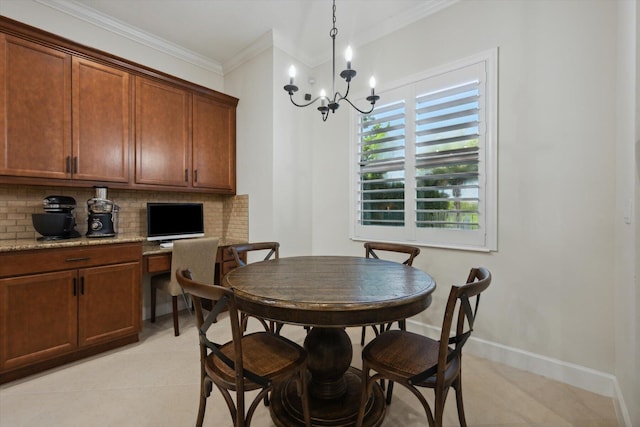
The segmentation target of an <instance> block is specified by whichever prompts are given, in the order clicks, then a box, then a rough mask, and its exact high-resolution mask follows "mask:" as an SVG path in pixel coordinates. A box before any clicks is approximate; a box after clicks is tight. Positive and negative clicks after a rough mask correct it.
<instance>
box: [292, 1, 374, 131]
mask: <svg viewBox="0 0 640 427" xmlns="http://www.w3.org/2000/svg"><path fill="white" fill-rule="evenodd" d="M337 34H338V29H337V28H336V0H333V28H331V31H329V36H330V37H331V41H332V44H333V74H332V79H333V80H332V87H331V92H332V93H333V97H332V98H329V97H327V94H326V92H325V90H324V89H322V90H321V91H320V96H318V97H317V98H315V99H313V100H311V101H309V100H310V99H311V95H309V94H306V95H305V101H309V102H308V103H306V104H298V103H297V102H296V101H295V100H294V99H293V94H294V93H295V92H297V91H298V86H296V85H295V84H294V80H295V77H296V68H295V67H294V66H293V65H292V66H291V67H290V68H289V84H288V85H285V86H284V90H285V91H286V92H287V93H288V94H289V99H291V103H292V104H293V105H295V106H296V107H308V106H310V105H311V104H313V103H315V102H316V101H318V100H320V106H319V107H318V111H320V113H321V114H322V121H324V122H326V121H327V118H328V117H329V111H331V112H332V113H335V112H336V110H337V109H338V107H339V106H340V101H347V102H348V103H349V104H350V105H351V106H352V107H353V108H355V109H356V110H357V111H359V112H360V113H362V114H369V113H371V112H372V111H373V109H374V107H375V104H376V101H377V100H378V99H380V97H379V96H378V95H376V94H375V87H376V80H375V78H373V77H371V79H370V80H369V86H370V87H371V95H369V96H367V98H366V99H367V101H369V103H370V104H371V108H370V109H369V110H368V111H365V110H361V109H360V108H358V107H356V106H355V105H354V104H353V102H351V100H349V98H347V97H348V96H349V89H350V87H351V80H352V79H353V78H354V77H355V76H356V70H354V69H352V68H351V59H352V57H353V51H352V50H351V46H347V49H346V51H345V55H344V56H345V59H346V61H347V69H346V70H342V72H341V73H340V77H342V78H343V79H344V80H345V81H346V82H347V90H346V92H345V94H344V95H342V94H341V93H340V92H336V35H337Z"/></svg>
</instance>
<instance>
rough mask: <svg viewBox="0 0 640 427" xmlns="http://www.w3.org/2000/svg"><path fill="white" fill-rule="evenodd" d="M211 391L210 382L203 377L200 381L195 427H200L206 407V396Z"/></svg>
mask: <svg viewBox="0 0 640 427" xmlns="http://www.w3.org/2000/svg"><path fill="white" fill-rule="evenodd" d="M210 393H211V382H210V381H207V380H205V379H204V378H203V379H202V380H201V381H200V405H199V406H198V419H197V420H196V427H202V423H203V421H204V411H205V410H206V409H207V397H208V396H209V394H210Z"/></svg>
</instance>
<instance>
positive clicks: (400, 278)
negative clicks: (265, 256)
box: [224, 256, 436, 327]
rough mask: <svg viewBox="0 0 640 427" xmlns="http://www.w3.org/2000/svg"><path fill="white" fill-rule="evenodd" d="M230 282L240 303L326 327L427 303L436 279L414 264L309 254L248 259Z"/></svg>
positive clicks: (415, 309)
mask: <svg viewBox="0 0 640 427" xmlns="http://www.w3.org/2000/svg"><path fill="white" fill-rule="evenodd" d="M224 284H225V285H226V286H229V287H232V288H234V289H235V291H236V295H237V297H238V304H239V306H240V309H241V310H243V311H246V312H248V313H250V314H254V315H257V316H260V317H263V318H266V319H270V320H276V321H280V322H285V323H294V324H300V325H310V326H321V327H344V326H358V325H367V324H379V323H383V322H390V321H393V320H399V319H405V318H408V317H411V316H413V315H415V314H417V313H420V312H421V311H423V310H424V309H426V308H427V307H428V306H429V304H430V303H431V293H432V292H433V291H434V290H435V287H436V284H435V281H434V280H433V278H432V277H431V276H429V275H428V274H427V273H425V272H423V271H421V270H418V269H417V268H414V267H409V266H406V265H403V264H400V263H396V262H392V261H384V260H378V259H370V258H363V257H345V256H303V257H292V258H280V259H279V260H270V261H263V262H257V263H252V264H248V265H247V266H245V267H241V268H238V269H235V270H233V271H232V272H230V273H229V274H227V275H226V276H225V278H224Z"/></svg>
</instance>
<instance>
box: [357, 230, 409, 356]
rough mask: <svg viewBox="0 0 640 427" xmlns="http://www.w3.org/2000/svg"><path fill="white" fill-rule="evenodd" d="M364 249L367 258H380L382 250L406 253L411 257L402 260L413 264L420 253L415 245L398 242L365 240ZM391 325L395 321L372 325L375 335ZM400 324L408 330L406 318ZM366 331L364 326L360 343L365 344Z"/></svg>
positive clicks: (402, 328)
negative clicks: (379, 254)
mask: <svg viewBox="0 0 640 427" xmlns="http://www.w3.org/2000/svg"><path fill="white" fill-rule="evenodd" d="M364 249H365V255H366V257H367V258H375V259H379V258H378V253H380V252H385V253H386V254H387V255H390V253H399V254H406V255H408V256H409V257H408V258H407V259H405V260H404V261H402V263H403V264H404V265H413V259H414V258H415V257H417V256H418V255H419V254H420V248H417V247H415V246H409V245H400V244H396V243H382V242H365V244H364ZM391 325H393V322H391V323H387V324H381V325H377V326H376V325H371V328H372V329H373V332H374V333H375V335H376V336H378V335H379V334H381V333H382V332H384V331H388V330H389V329H391ZM398 326H399V327H400V329H401V330H403V331H406V330H407V322H406V320H404V319H402V320H399V321H398ZM366 332H367V327H366V326H363V327H362V335H361V337H360V345H364V339H365V335H366Z"/></svg>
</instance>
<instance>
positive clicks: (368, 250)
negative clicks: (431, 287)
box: [364, 242, 420, 265]
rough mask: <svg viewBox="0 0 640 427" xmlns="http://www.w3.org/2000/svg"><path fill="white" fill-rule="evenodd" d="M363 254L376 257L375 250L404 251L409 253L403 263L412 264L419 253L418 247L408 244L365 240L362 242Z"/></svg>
mask: <svg viewBox="0 0 640 427" xmlns="http://www.w3.org/2000/svg"><path fill="white" fill-rule="evenodd" d="M364 249H365V254H366V256H367V258H376V259H378V253H377V252H397V253H405V254H407V255H409V258H407V259H406V260H405V261H404V262H403V264H405V265H413V259H414V258H415V257H417V256H418V254H420V248H418V247H416V246H410V245H400V244H396V243H383V242H366V243H365V244H364Z"/></svg>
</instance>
